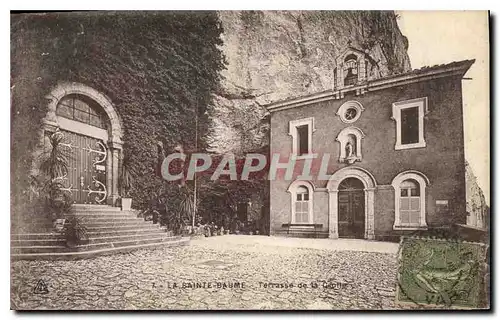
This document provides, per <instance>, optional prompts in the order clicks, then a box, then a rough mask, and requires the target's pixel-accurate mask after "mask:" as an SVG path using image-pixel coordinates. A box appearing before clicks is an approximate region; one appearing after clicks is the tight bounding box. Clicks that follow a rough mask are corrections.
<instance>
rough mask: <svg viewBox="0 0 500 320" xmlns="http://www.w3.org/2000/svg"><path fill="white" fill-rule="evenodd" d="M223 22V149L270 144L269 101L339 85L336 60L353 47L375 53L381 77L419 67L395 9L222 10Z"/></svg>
mask: <svg viewBox="0 0 500 320" xmlns="http://www.w3.org/2000/svg"><path fill="white" fill-rule="evenodd" d="M219 19H220V20H221V23H222V26H223V28H224V32H223V35H222V38H223V41H224V45H223V47H222V50H223V52H224V54H225V56H226V60H227V70H225V71H224V72H223V73H222V76H223V82H222V90H221V92H220V93H219V95H218V96H217V98H216V112H215V115H214V125H213V127H214V132H215V134H214V141H213V143H212V146H213V148H214V150H215V151H217V152H221V153H225V152H234V153H240V152H245V151H250V150H255V149H258V148H259V147H262V146H263V145H266V144H267V131H268V127H267V124H266V121H265V119H264V117H265V115H266V111H265V110H264V108H263V107H262V105H263V104H266V103H269V102H272V101H276V100H281V99H286V98H291V97H296V96H300V95H305V94H309V93H314V92H319V91H323V90H326V89H332V88H333V83H334V74H333V70H334V69H335V67H336V62H335V60H336V57H338V56H339V55H340V54H341V53H342V52H343V51H344V50H345V49H347V47H348V46H351V47H354V48H357V49H359V50H363V51H364V52H366V53H367V54H368V55H369V56H370V57H371V58H373V60H374V62H375V63H376V66H377V69H378V70H377V72H378V73H379V75H380V76H386V75H391V74H395V73H401V72H404V71H408V70H410V69H411V67H410V61H409V58H408V55H407V52H406V51H407V48H408V41H407V39H406V38H405V37H404V36H403V35H402V34H401V32H400V30H399V28H398V26H397V22H396V15H395V14H394V13H393V12H372V11H347V12H343V11H221V12H219ZM263 119H264V121H262V120H263Z"/></svg>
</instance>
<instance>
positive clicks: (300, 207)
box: [288, 180, 314, 224]
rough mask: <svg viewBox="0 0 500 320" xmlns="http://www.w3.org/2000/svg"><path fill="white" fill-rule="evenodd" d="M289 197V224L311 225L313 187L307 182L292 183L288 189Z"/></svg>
mask: <svg viewBox="0 0 500 320" xmlns="http://www.w3.org/2000/svg"><path fill="white" fill-rule="evenodd" d="M288 192H290V196H291V206H292V212H291V215H292V216H291V219H290V220H291V223H292V224H312V223H313V193H314V189H313V185H312V184H311V183H310V182H308V181H299V180H297V181H294V182H293V183H292V184H291V185H290V187H289V188H288Z"/></svg>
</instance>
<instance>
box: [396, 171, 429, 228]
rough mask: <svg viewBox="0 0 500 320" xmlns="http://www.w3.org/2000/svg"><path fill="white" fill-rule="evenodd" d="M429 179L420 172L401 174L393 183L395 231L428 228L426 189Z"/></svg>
mask: <svg viewBox="0 0 500 320" xmlns="http://www.w3.org/2000/svg"><path fill="white" fill-rule="evenodd" d="M427 184H428V180H427V178H426V177H425V176H424V175H423V174H421V173H418V172H414V171H406V172H403V173H400V174H399V175H397V176H396V178H394V180H393V181H392V186H393V187H394V191H395V221H394V229H414V228H416V229H420V228H426V227H427V223H426V221H425V205H426V203H425V188H426V186H427Z"/></svg>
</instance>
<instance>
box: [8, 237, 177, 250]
mask: <svg viewBox="0 0 500 320" xmlns="http://www.w3.org/2000/svg"><path fill="white" fill-rule="evenodd" d="M178 239H179V237H167V236H163V237H148V238H143V239H127V240H124V239H122V240H121V241H112V242H101V243H88V244H83V245H78V246H75V247H67V246H66V243H65V242H63V243H62V244H59V245H28V246H12V247H11V250H12V253H50V252H54V253H55V252H71V251H89V250H98V249H106V248H118V247H126V246H133V245H142V244H151V243H160V242H167V241H174V240H178Z"/></svg>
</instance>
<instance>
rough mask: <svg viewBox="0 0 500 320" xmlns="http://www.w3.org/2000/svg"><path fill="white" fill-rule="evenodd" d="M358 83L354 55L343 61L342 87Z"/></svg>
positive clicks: (356, 62) (356, 61)
mask: <svg viewBox="0 0 500 320" xmlns="http://www.w3.org/2000/svg"><path fill="white" fill-rule="evenodd" d="M357 82H358V60H357V57H356V56H355V55H354V54H350V55H348V56H347V57H345V59H344V86H350V85H354V84H356V83H357Z"/></svg>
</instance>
